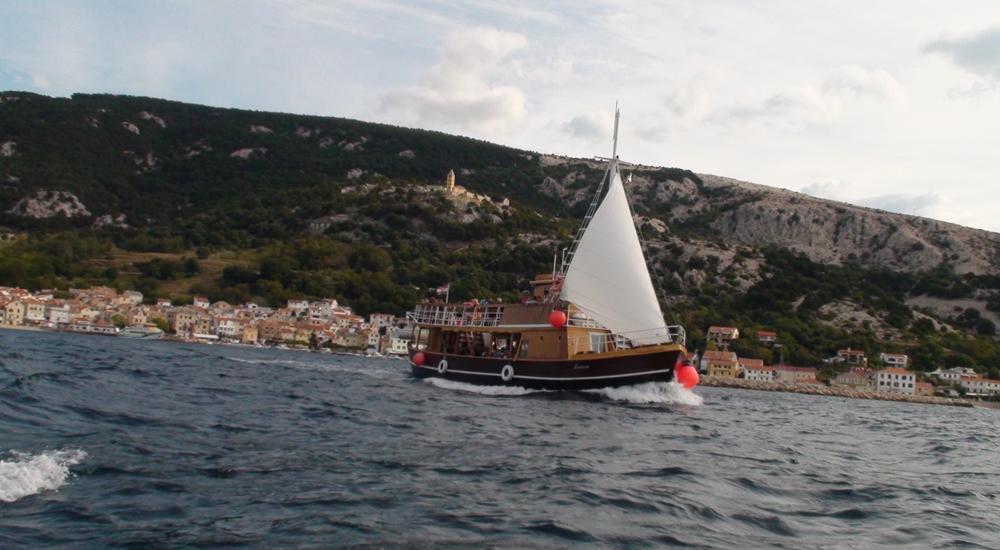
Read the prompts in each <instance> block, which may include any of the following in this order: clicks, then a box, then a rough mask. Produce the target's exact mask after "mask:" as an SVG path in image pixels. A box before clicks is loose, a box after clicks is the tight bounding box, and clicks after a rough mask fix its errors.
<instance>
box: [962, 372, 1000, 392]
mask: <svg viewBox="0 0 1000 550" xmlns="http://www.w3.org/2000/svg"><path fill="white" fill-rule="evenodd" d="M959 384H960V385H961V386H962V387H963V388H965V391H966V394H967V395H971V396H987V395H996V394H998V393H1000V380H991V379H989V378H981V377H978V376H976V377H971V378H963V379H962V380H961V382H959Z"/></svg>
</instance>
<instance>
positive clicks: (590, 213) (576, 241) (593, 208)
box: [560, 163, 613, 277]
mask: <svg viewBox="0 0 1000 550" xmlns="http://www.w3.org/2000/svg"><path fill="white" fill-rule="evenodd" d="M612 177H613V176H612V174H611V164H610V163H609V164H608V167H607V168H605V169H604V175H603V176H601V181H600V183H598V184H597V192H596V193H594V198H593V199H592V200H591V201H590V206H589V207H588V208H587V213H586V215H584V217H583V222H581V223H580V228H579V229H577V230H576V235H575V236H574V237H573V242H572V243H570V245H569V252H568V253H567V254H566V257H565V259H564V262H563V265H562V266H561V270H560V271H561V273H560V275H561V276H562V277H565V276H566V270H567V269H568V268H569V264H570V263H572V261H573V256H575V255H576V251H577V248H579V246H580V239H582V238H583V234H584V232H585V231H586V230H587V227H588V226H589V225H590V220H591V219H593V218H594V213H595V212H597V207H598V205H599V204H600V202H601V193H602V192H603V191H604V185H605V183H606V182H610V181H611V178H612Z"/></svg>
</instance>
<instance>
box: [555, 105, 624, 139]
mask: <svg viewBox="0 0 1000 550" xmlns="http://www.w3.org/2000/svg"><path fill="white" fill-rule="evenodd" d="M612 120H614V119H613V117H611V116H610V115H608V114H606V113H598V112H591V113H584V114H582V115H576V116H574V117H573V118H571V119H569V120H568V121H566V122H564V123H563V125H562V130H563V132H565V133H567V134H569V135H571V136H573V137H575V138H577V139H584V140H587V141H594V142H597V141H608V140H610V139H611V133H612V131H613V125H612Z"/></svg>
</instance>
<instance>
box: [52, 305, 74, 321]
mask: <svg viewBox="0 0 1000 550" xmlns="http://www.w3.org/2000/svg"><path fill="white" fill-rule="evenodd" d="M48 316H49V322H50V323H52V324H53V325H64V324H66V323H69V319H70V316H71V313H70V310H69V306H67V305H61V306H50V307H49V310H48Z"/></svg>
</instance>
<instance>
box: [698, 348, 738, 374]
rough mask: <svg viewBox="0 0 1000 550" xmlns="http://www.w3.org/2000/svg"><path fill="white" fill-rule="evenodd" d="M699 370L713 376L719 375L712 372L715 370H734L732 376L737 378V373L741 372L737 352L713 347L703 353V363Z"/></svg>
mask: <svg viewBox="0 0 1000 550" xmlns="http://www.w3.org/2000/svg"><path fill="white" fill-rule="evenodd" d="M713 366H714V367H713ZM699 370H701V371H702V372H704V373H708V374H709V375H711V376H717V375H715V374H712V373H713V372H729V371H730V370H732V374H731V377H732V378H736V375H737V373H738V372H739V361H738V360H737V357H736V352H733V351H721V350H713V349H710V350H706V351H705V353H703V354H702V355H701V365H699Z"/></svg>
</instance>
